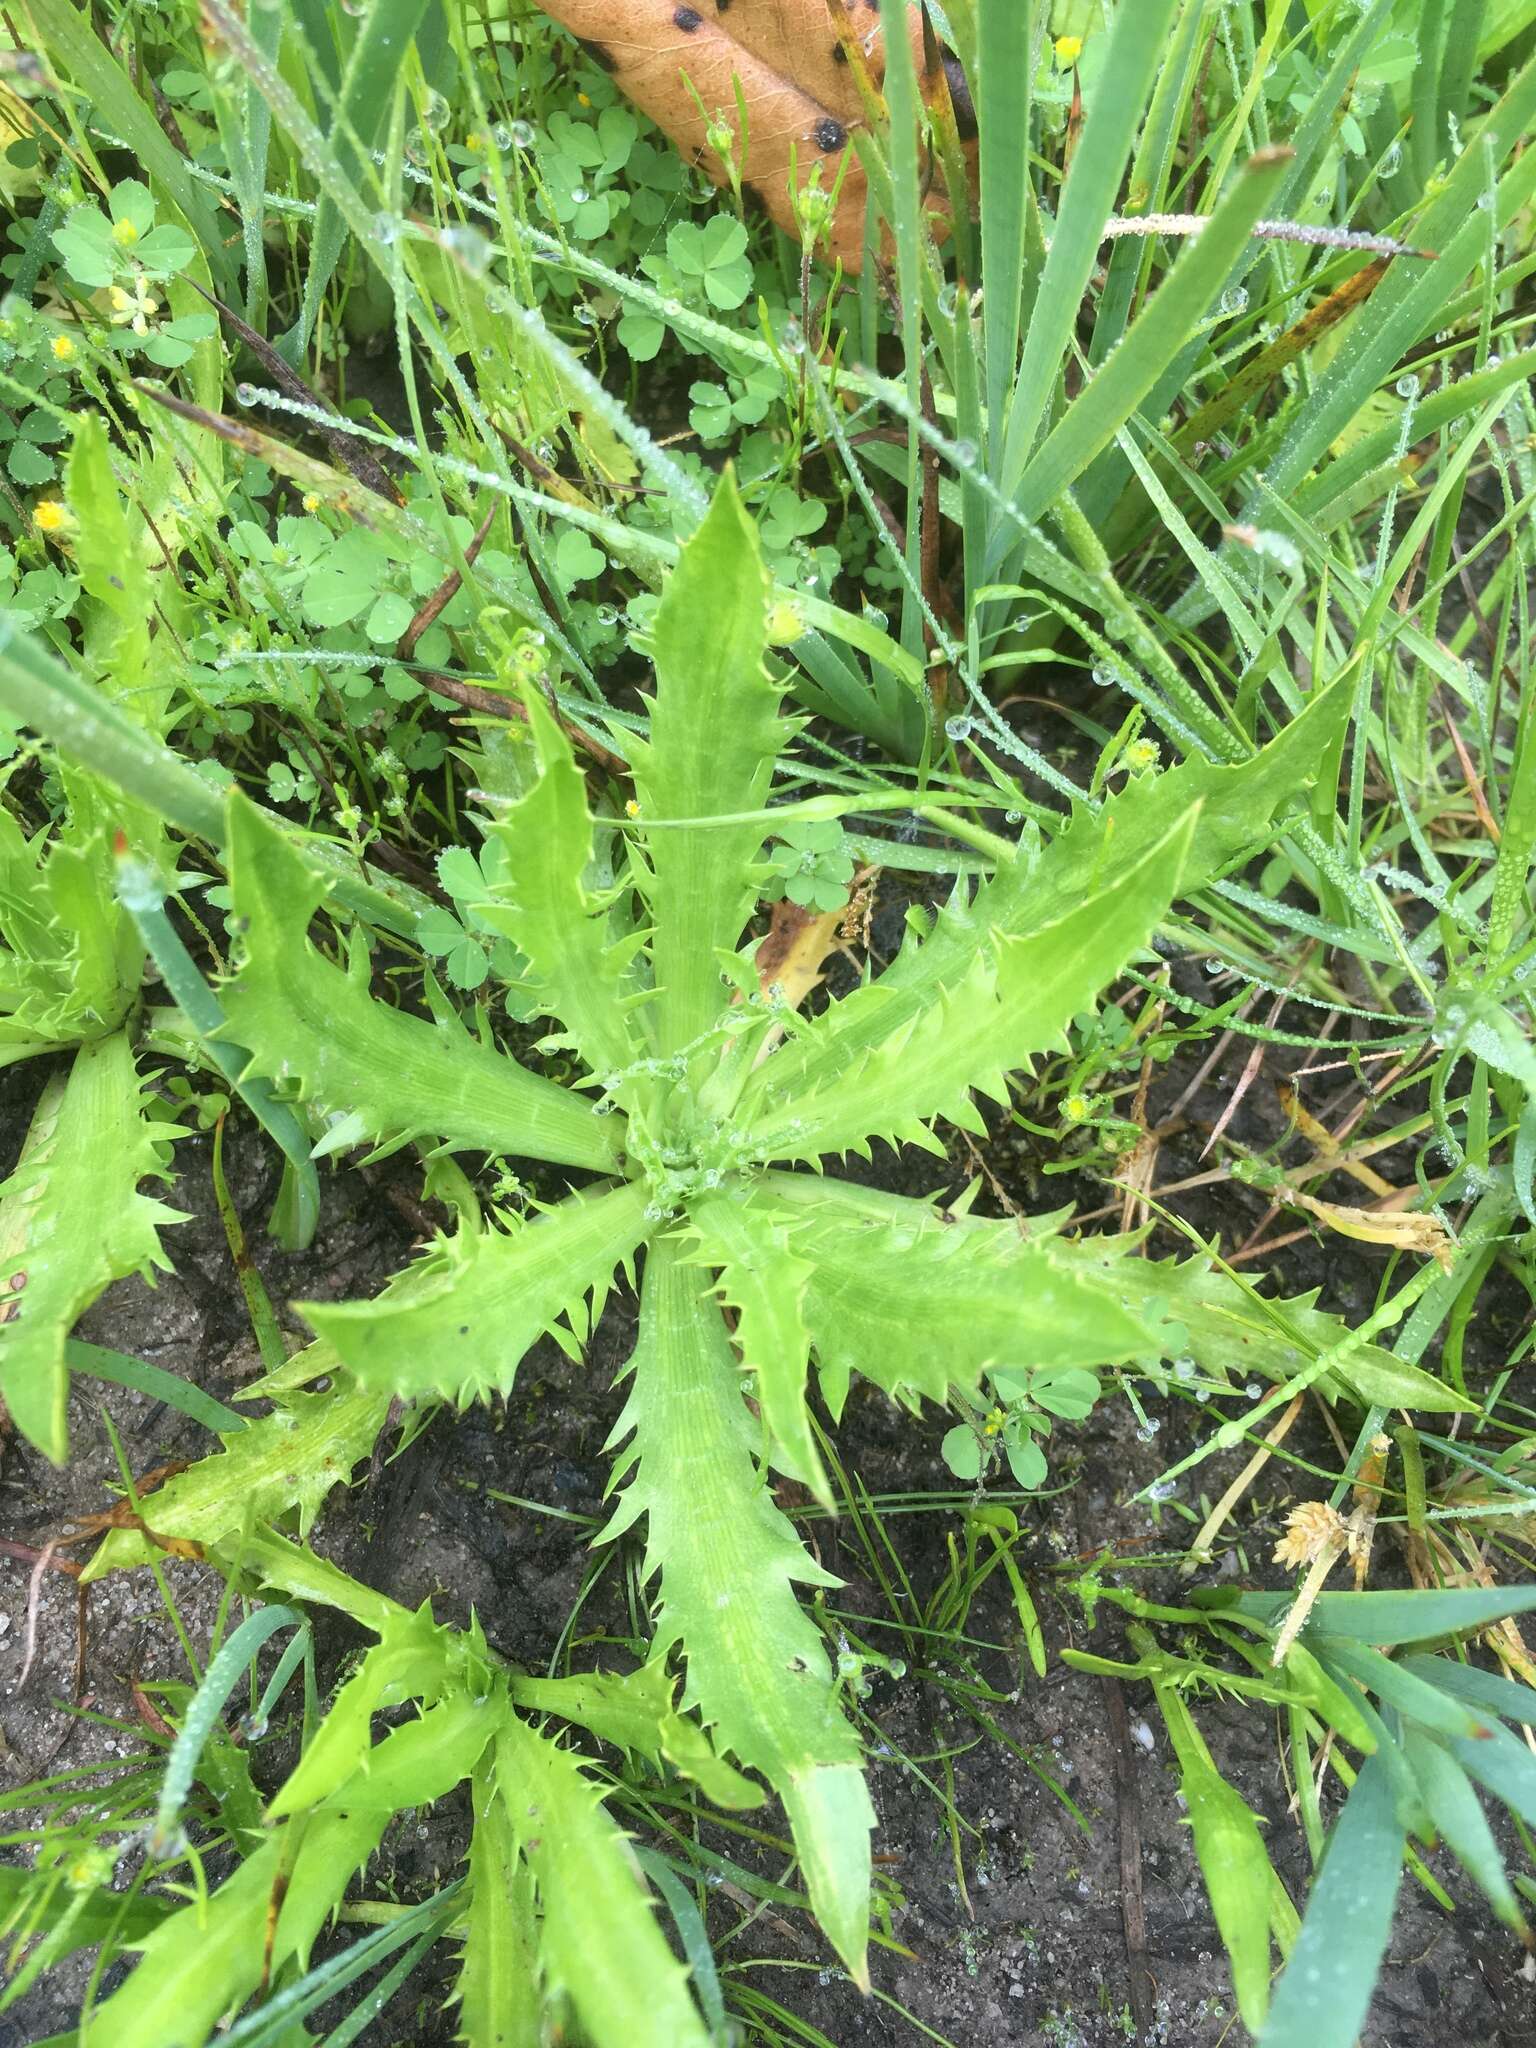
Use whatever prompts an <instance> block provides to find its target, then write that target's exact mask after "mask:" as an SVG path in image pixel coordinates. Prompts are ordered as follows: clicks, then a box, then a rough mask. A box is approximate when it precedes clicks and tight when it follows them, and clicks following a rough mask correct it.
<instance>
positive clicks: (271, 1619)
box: [150, 1606, 309, 1856]
mask: <svg viewBox="0 0 1536 2048" xmlns="http://www.w3.org/2000/svg"><path fill="white" fill-rule="evenodd" d="M308 1626H309V1623H308V1622H307V1621H306V1620H305V1619H304V1616H303V1615H302V1614H301V1613H300V1612H299V1610H298V1609H297V1608H296V1607H281V1606H279V1607H258V1608H257V1610H256V1612H255V1613H254V1614H252V1615H250V1616H248V1617H247V1619H246V1620H244V1621H243V1622H241V1624H240V1626H239V1627H238V1628H237V1629H236V1630H235V1632H234V1634H233V1635H232V1636H231V1637H230V1638H229V1640H228V1641H227V1642H226V1643H224V1644H223V1646H222V1647H221V1648H220V1650H219V1652H218V1654H217V1656H216V1657H215V1658H214V1659H213V1661H212V1663H211V1664H210V1665H209V1666H208V1669H207V1670H206V1671H205V1672H204V1673H203V1675H202V1678H201V1680H200V1681H199V1684H198V1688H197V1691H196V1692H195V1693H194V1694H193V1695H192V1699H191V1701H190V1703H189V1704H188V1707H187V1711H186V1713H185V1715H184V1716H183V1718H182V1723H181V1727H180V1728H179V1729H178V1731H177V1734H176V1740H175V1741H174V1742H173V1743H172V1745H171V1753H170V1756H169V1757H168V1758H167V1760H166V1766H165V1778H164V1781H163V1783H162V1784H161V1787H160V1797H159V1799H158V1800H157V1802H156V1804H155V1818H154V1826H153V1829H152V1832H151V1837H150V1853H151V1854H152V1855H155V1856H168V1855H171V1854H173V1853H174V1843H175V1838H176V1834H177V1830H178V1829H179V1827H180V1825H181V1814H182V1809H183V1807H184V1806H185V1805H186V1802H187V1798H188V1795H189V1794H190V1792H191V1790H192V1780H193V1777H194V1776H195V1774H196V1771H197V1760H198V1758H199V1757H200V1756H201V1755H202V1753H203V1745H204V1743H205V1742H206V1741H207V1740H208V1737H209V1736H210V1735H211V1734H212V1733H213V1724H214V1722H215V1721H217V1719H218V1718H219V1715H220V1714H221V1713H222V1712H223V1709H224V1703H225V1701H226V1700H227V1699H228V1698H229V1696H230V1694H231V1693H232V1692H233V1691H234V1689H235V1687H236V1686H237V1685H238V1684H239V1683H240V1680H241V1678H242V1677H243V1676H244V1674H245V1672H246V1671H247V1670H248V1669H249V1668H250V1666H251V1663H252V1661H253V1660H254V1658H255V1657H256V1655H257V1653H258V1652H259V1651H260V1649H261V1648H262V1645H263V1644H264V1643H267V1642H269V1641H270V1640H271V1638H272V1637H273V1636H275V1635H276V1634H277V1632H278V1630H279V1629H283V1628H297V1629H307V1628H308Z"/></svg>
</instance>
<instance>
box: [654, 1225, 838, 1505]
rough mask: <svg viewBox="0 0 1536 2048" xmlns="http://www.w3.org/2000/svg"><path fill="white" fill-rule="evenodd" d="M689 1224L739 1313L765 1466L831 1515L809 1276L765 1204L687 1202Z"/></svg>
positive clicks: (739, 1330)
mask: <svg viewBox="0 0 1536 2048" xmlns="http://www.w3.org/2000/svg"><path fill="white" fill-rule="evenodd" d="M688 1216H689V1221H690V1223H692V1224H693V1225H694V1227H695V1228H696V1229H697V1230H698V1232H699V1246H700V1251H699V1255H700V1257H701V1258H702V1259H703V1260H704V1261H705V1262H707V1263H708V1264H709V1265H712V1266H718V1267H719V1268H720V1289H721V1293H722V1295H723V1297H724V1299H725V1300H726V1301H727V1302H729V1303H730V1305H731V1307H732V1308H733V1309H735V1311H736V1344H737V1347H738V1349H739V1350H740V1352H741V1356H742V1362H743V1364H744V1365H745V1366H746V1368H747V1370H748V1371H749V1372H753V1373H755V1374H756V1375H757V1401H758V1406H759V1407H760V1408H761V1409H762V1414H763V1422H764V1425H765V1426H766V1428H767V1431H768V1439H769V1456H770V1459H771V1461H772V1463H773V1464H774V1465H775V1466H776V1467H777V1468H778V1470H779V1471H781V1472H784V1473H787V1474H788V1475H789V1477H790V1478H791V1479H798V1480H799V1481H800V1483H801V1485H802V1486H808V1487H809V1488H810V1489H811V1491H812V1492H813V1493H814V1494H815V1496H816V1498H817V1499H818V1500H819V1501H820V1502H821V1503H822V1505H823V1506H824V1507H827V1508H830V1507H831V1506H832V1489H831V1487H830V1486H829V1485H828V1483H827V1475H826V1473H825V1472H824V1471H823V1469H822V1463H821V1457H820V1454H819V1453H818V1451H817V1449H816V1438H815V1434H814V1432H813V1431H812V1429H811V1423H810V1416H809V1414H808V1413H807V1410H806V1405H805V1375H806V1370H807V1367H808V1365H809V1362H810V1348H811V1338H810V1332H809V1330H808V1329H807V1328H806V1323H805V1315H804V1302H805V1293H806V1289H807V1287H808V1286H809V1285H810V1282H811V1278H812V1275H813V1272H814V1268H813V1266H812V1265H811V1263H810V1262H809V1261H808V1260H806V1259H802V1258H797V1257H796V1256H795V1253H794V1250H793V1249H792V1247H791V1245H790V1242H789V1238H788V1233H787V1232H786V1231H785V1230H784V1229H783V1228H782V1226H781V1224H780V1222H779V1219H778V1218H777V1217H776V1216H775V1215H774V1213H773V1211H772V1209H771V1208H770V1207H769V1206H768V1205H767V1204H766V1203H757V1202H754V1203H746V1202H743V1201H742V1199H741V1196H740V1194H739V1193H733V1194H706V1195H703V1196H696V1197H695V1198H694V1199H693V1201H692V1202H690V1204H689V1208H688Z"/></svg>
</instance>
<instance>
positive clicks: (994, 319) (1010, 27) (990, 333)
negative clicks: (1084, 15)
mask: <svg viewBox="0 0 1536 2048" xmlns="http://www.w3.org/2000/svg"><path fill="white" fill-rule="evenodd" d="M1043 33H1044V22H1043V20H1040V19H1039V17H1038V10H1037V9H1036V8H1035V7H1033V6H1031V5H1026V4H1023V0H977V7H976V58H977V61H976V85H975V100H976V122H977V129H978V133H979V137H980V156H981V268H982V275H983V276H984V277H985V279H986V297H985V299H984V300H983V321H984V327H985V335H986V349H985V354H986V412H987V447H988V449H989V450H991V451H994V453H995V454H1000V453H1001V450H1002V443H1003V428H1004V421H1005V418H1006V408H1007V401H1008V392H1009V388H1010V385H1011V383H1012V380H1013V374H1014V366H1015V364H1016V363H1017V361H1018V353H1019V334H1020V329H1021V324H1022V315H1023V304H1022V301H1023V293H1024V264H1025V238H1024V218H1025V213H1026V210H1027V208H1028V207H1029V205H1030V204H1031V200H1032V194H1031V191H1030V184H1029V131H1030V112H1031V107H1030V95H1031V87H1032V82H1033V78H1034V55H1035V51H1034V45H1035V43H1036V41H1037V39H1038V38H1039V37H1040V36H1041V35H1042V34H1043Z"/></svg>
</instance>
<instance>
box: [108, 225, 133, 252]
mask: <svg viewBox="0 0 1536 2048" xmlns="http://www.w3.org/2000/svg"><path fill="white" fill-rule="evenodd" d="M112 239H113V241H114V242H116V243H117V245H118V247H119V248H120V249H128V248H131V247H132V246H133V244H134V243H135V242H136V241H137V240H138V239H139V231H138V229H137V228H136V227H135V226H134V224H133V222H132V221H131V220H120V221H118V222H117V224H116V225H115V226H114V228H113V230H112Z"/></svg>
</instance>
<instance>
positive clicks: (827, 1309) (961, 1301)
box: [753, 1173, 1179, 1413]
mask: <svg viewBox="0 0 1536 2048" xmlns="http://www.w3.org/2000/svg"><path fill="white" fill-rule="evenodd" d="M759 1203H762V1204H763V1205H765V1206H767V1207H768V1208H769V1209H770V1212H771V1213H774V1214H776V1216H777V1217H778V1218H779V1219H780V1220H781V1222H783V1223H785V1224H787V1226H788V1229H789V1241H790V1244H791V1245H792V1246H793V1247H794V1248H795V1250H796V1251H797V1252H798V1253H799V1255H800V1257H801V1258H802V1259H803V1260H804V1261H805V1262H806V1263H807V1264H808V1265H809V1267H810V1270H811V1278H810V1282H809V1286H808V1288H807V1290H806V1296H805V1320H806V1324H807V1326H808V1328H809V1330H810V1332H811V1336H812V1339H813V1341H814V1343H815V1347H816V1356H817V1360H818V1363H819V1366H820V1369H821V1376H822V1385H823V1390H824V1392H826V1393H827V1395H828V1398H829V1400H830V1401H831V1404H832V1407H833V1410H834V1413H836V1412H837V1411H838V1410H839V1409H840V1408H841V1403H842V1396H843V1393H844V1392H845V1390H846V1388H847V1384H848V1378H849V1375H850V1374H851V1373H853V1372H859V1373H862V1374H863V1375H864V1377H865V1378H866V1379H869V1380H872V1381H873V1382H874V1383H875V1385H877V1386H880V1387H883V1388H884V1389H885V1390H886V1392H887V1393H888V1394H890V1395H892V1397H893V1398H895V1399H897V1400H900V1401H904V1402H907V1403H910V1404H915V1402H916V1401H917V1399H918V1398H919V1397H920V1396H921V1397H924V1398H926V1399H928V1400H930V1401H943V1400H945V1399H947V1397H948V1395H949V1393H950V1391H951V1389H954V1388H959V1389H963V1390H965V1391H967V1392H969V1391H970V1390H972V1389H973V1388H974V1387H975V1386H976V1384H977V1381H978V1380H979V1379H980V1377H981V1374H982V1372H983V1371H984V1370H985V1369H986V1368H987V1367H989V1366H998V1367H1003V1366H1013V1367H1016V1368H1022V1367H1027V1366H1033V1365H1036V1364H1040V1363H1042V1362H1045V1361H1047V1360H1049V1361H1050V1362H1051V1363H1052V1364H1056V1365H1078V1366H1086V1367H1093V1366H1100V1365H1115V1364H1123V1363H1125V1362H1126V1361H1127V1360H1129V1359H1132V1358H1149V1357H1151V1358H1155V1357H1158V1356H1160V1355H1162V1354H1163V1353H1164V1352H1165V1351H1166V1350H1167V1348H1168V1345H1169V1342H1170V1338H1171V1337H1173V1336H1176V1335H1178V1334H1179V1332H1178V1329H1177V1326H1171V1325H1169V1324H1168V1323H1167V1322H1166V1320H1165V1318H1164V1317H1163V1316H1162V1315H1161V1314H1160V1312H1159V1307H1158V1303H1157V1300H1156V1297H1155V1294H1154V1292H1153V1290H1151V1289H1148V1290H1147V1293H1146V1298H1145V1300H1144V1301H1143V1302H1140V1303H1137V1304H1135V1305H1134V1306H1133V1305H1130V1304H1128V1303H1127V1302H1126V1301H1125V1300H1124V1299H1123V1295H1124V1290H1123V1289H1122V1288H1121V1287H1120V1286H1119V1284H1118V1281H1119V1270H1118V1268H1117V1267H1110V1266H1109V1265H1108V1263H1107V1262H1102V1261H1096V1260H1094V1259H1092V1258H1091V1257H1089V1256H1088V1255H1087V1252H1086V1248H1085V1247H1080V1246H1077V1245H1073V1244H1068V1243H1066V1242H1064V1241H1063V1240H1061V1239H1060V1238H1058V1237H1055V1236H1053V1235H1052V1234H1051V1232H1050V1229H1049V1227H1047V1228H1045V1229H1044V1230H1040V1229H1038V1228H1037V1227H1036V1226H1035V1225H1034V1224H1031V1226H1030V1230H1031V1232H1032V1234H1030V1235H1026V1234H1025V1233H1024V1231H1022V1230H1021V1229H1020V1226H1019V1225H1018V1224H1016V1223H1013V1222H996V1221H993V1220H991V1219H989V1218H982V1217H970V1216H958V1215H953V1214H949V1213H945V1214H943V1215H941V1214H940V1213H939V1212H937V1211H936V1210H934V1209H933V1208H932V1207H931V1206H930V1205H929V1204H927V1203H926V1202H915V1201H911V1200H909V1199H908V1198H907V1197H905V1196H902V1195H892V1194H886V1193H883V1192H879V1191H876V1190H873V1189H867V1188H855V1187H852V1186H850V1185H848V1184H847V1183H845V1182H841V1181H834V1180H809V1179H807V1178H806V1177H805V1176H803V1175H790V1174H783V1173H770V1174H766V1175H765V1176H764V1178H763V1181H762V1183H761V1193H760V1194H757V1195H754V1198H753V1207H754V1208H755V1207H756V1206H757V1205H758V1204H759ZM1127 1263H1133V1262H1131V1261H1129V1260H1128V1261H1127Z"/></svg>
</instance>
